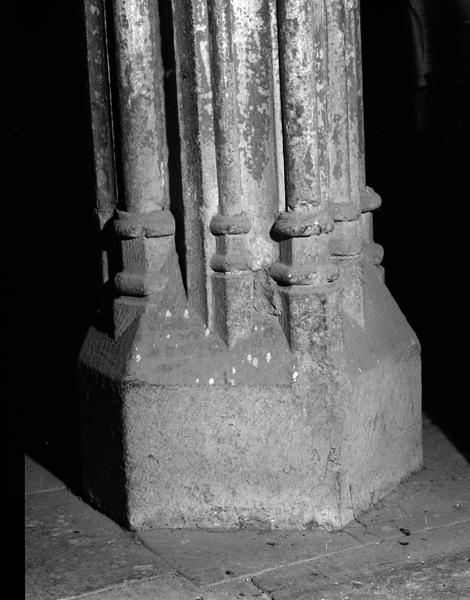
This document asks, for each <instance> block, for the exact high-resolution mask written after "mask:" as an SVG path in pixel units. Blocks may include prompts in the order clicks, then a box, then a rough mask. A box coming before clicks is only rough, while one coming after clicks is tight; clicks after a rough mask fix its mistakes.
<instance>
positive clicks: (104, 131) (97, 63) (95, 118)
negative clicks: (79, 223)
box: [84, 0, 117, 288]
mask: <svg viewBox="0 0 470 600" xmlns="http://www.w3.org/2000/svg"><path fill="white" fill-rule="evenodd" d="M84 11H85V30H86V46H87V63H88V90H89V97H90V117H91V134H92V144H93V158H94V165H93V167H94V174H93V175H94V181H93V184H94V193H95V210H94V213H95V225H96V232H95V233H96V237H97V240H96V247H97V252H98V254H99V259H98V260H99V266H100V268H99V273H100V275H99V277H100V280H99V281H98V286H99V287H100V288H101V287H102V285H103V284H105V283H106V282H107V280H108V276H109V266H108V251H107V248H106V244H105V241H104V239H103V237H104V235H103V229H104V227H105V225H106V223H107V222H108V221H109V220H110V219H111V218H112V216H113V214H114V211H115V209H116V201H117V198H116V186H115V170H114V155H113V139H112V121H111V98H110V88H109V86H110V83H109V69H108V49H107V41H106V14H105V6H104V1H103V0H89V1H88V2H85V5H84Z"/></svg>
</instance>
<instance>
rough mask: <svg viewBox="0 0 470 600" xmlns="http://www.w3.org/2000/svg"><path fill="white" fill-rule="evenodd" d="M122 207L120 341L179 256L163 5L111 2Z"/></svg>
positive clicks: (118, 223)
mask: <svg viewBox="0 0 470 600" xmlns="http://www.w3.org/2000/svg"><path fill="white" fill-rule="evenodd" d="M112 9H113V10H112V14H113V17H114V23H113V28H112V33H113V35H114V40H113V46H114V57H113V61H112V63H113V65H114V72H113V75H114V81H115V84H116V85H115V89H116V91H117V98H116V102H115V105H116V111H115V123H116V141H117V142H118V155H117V160H118V164H117V171H118V182H119V206H120V207H121V208H122V209H123V210H120V211H118V212H117V219H116V220H115V222H114V231H115V235H116V237H117V238H118V239H119V240H120V241H121V249H122V264H123V269H122V271H121V272H120V273H118V274H117V275H116V277H115V287H116V291H117V293H118V294H120V295H121V298H119V299H118V300H117V301H116V302H115V306H114V313H115V318H114V321H115V330H116V335H119V333H120V332H122V331H123V330H124V329H125V328H126V327H127V325H128V324H129V322H130V321H131V320H132V319H133V318H135V316H136V314H138V313H139V312H141V311H142V310H143V307H144V306H145V302H146V301H147V300H148V299H151V298H154V297H155V296H156V295H157V294H158V293H159V291H160V290H162V289H163V288H164V286H165V285H166V282H167V279H168V273H166V272H165V268H164V267H165V265H166V263H167V258H168V255H169V253H171V252H172V251H174V232H175V223H174V219H173V216H172V214H171V212H170V211H169V210H166V209H168V207H169V186H168V150H167V144H166V134H165V110H164V88H163V66H162V59H161V43H160V31H159V27H160V25H159V13H158V0H112Z"/></svg>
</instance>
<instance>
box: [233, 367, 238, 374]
mask: <svg viewBox="0 0 470 600" xmlns="http://www.w3.org/2000/svg"><path fill="white" fill-rule="evenodd" d="M236 372H237V370H236V368H235V367H232V374H233V375H235V373H236Z"/></svg>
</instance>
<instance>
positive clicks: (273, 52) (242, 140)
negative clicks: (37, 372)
mask: <svg viewBox="0 0 470 600" xmlns="http://www.w3.org/2000/svg"><path fill="white" fill-rule="evenodd" d="M105 7H106V9H107V10H105ZM161 11H169V13H170V15H171V19H170V21H171V28H170V30H168V28H165V27H164V28H161V27H160V19H161V18H162V15H161ZM159 13H160V14H159ZM85 14H86V26H87V31H88V51H89V59H88V64H89V73H90V76H89V80H90V102H91V106H92V111H91V114H92V128H93V134H94V137H93V139H94V144H95V174H96V181H97V186H96V212H97V214H98V215H99V219H98V221H99V225H98V229H99V231H100V232H103V231H108V232H110V235H111V236H112V242H110V243H109V244H108V246H103V244H101V245H100V242H99V239H100V238H99V236H98V242H97V247H98V250H99V253H98V254H100V253H101V254H100V256H101V257H102V258H101V259H100V260H102V262H103V264H105V265H106V268H105V269H104V271H106V275H105V276H103V282H102V284H103V285H104V284H105V283H106V281H107V280H109V282H111V281H112V282H113V286H114V296H115V297H114V300H113V302H112V306H111V303H110V305H109V306H107V307H104V308H103V309H102V311H101V313H100V314H101V317H102V316H103V311H104V312H106V311H108V312H109V314H110V315H111V318H110V319H108V320H106V319H104V318H97V320H96V323H94V324H92V325H91V327H90V330H89V332H88V335H87V338H86V340H85V342H84V345H83V348H82V352H81V355H80V360H79V368H78V370H79V388H80V409H81V419H82V432H83V433H82V435H83V440H82V455H83V479H84V482H85V493H86V495H87V497H88V499H89V500H90V502H92V503H94V504H95V505H97V506H99V507H100V508H101V509H102V510H103V511H105V512H106V513H107V514H109V515H110V516H112V517H113V518H114V519H116V520H117V521H119V522H120V523H122V524H123V525H125V526H127V527H130V528H134V529H146V528H149V527H155V526H156V527H169V528H175V527H204V528H210V529H217V528H219V529H220V528H234V527H236V528H239V527H242V528H247V527H248V528H249V527H257V528H259V527H263V528H268V529H269V528H284V529H286V528H311V527H312V526H313V525H314V524H319V525H322V526H325V527H328V528H331V529H338V528H341V527H343V526H344V525H345V524H346V523H348V522H349V521H351V520H352V519H353V518H354V517H355V516H356V514H358V513H359V512H360V511H361V510H365V509H367V508H369V507H370V506H371V505H372V504H373V503H374V502H375V501H377V500H378V499H379V498H380V497H382V496H383V495H384V494H385V493H387V492H388V491H389V490H390V489H392V488H393V487H394V486H395V485H396V484H397V483H398V482H399V481H400V480H401V479H403V478H404V477H406V476H407V475H409V474H410V473H411V472H413V471H416V470H418V469H419V468H420V466H421V461H422V451H421V378H420V347H419V343H418V341H417V339H416V337H415V335H414V333H413V331H412V330H411V328H410V327H409V325H408V323H407V322H406V319H405V317H404V316H403V314H402V313H401V312H400V310H399V308H398V306H397V305H396V303H395V302H394V300H393V298H392V297H391V295H390V293H389V291H388V290H387V288H386V286H385V283H384V276H383V269H382V267H381V266H380V262H381V260H382V255H383V250H382V248H381V246H380V245H378V244H376V243H375V241H374V239H373V227H372V219H373V217H372V211H373V210H374V209H376V208H378V207H379V206H380V197H379V196H378V194H377V193H376V192H375V191H374V190H372V189H371V188H370V187H368V186H367V185H366V181H365V167H364V134H363V109H362V82H361V53H360V30H359V0H278V1H275V0H223V1H222V0H188V1H186V0H165V1H161V2H158V1H157V0H126V2H124V1H123V0H113V1H112V2H109V3H108V2H106V3H105V2H104V0H103V1H101V0H86V12H85ZM167 22H168V20H166V21H165V23H167ZM161 36H163V40H162V39H161ZM162 48H166V49H167V50H168V49H170V50H171V52H174V67H175V81H176V101H177V120H178V123H177V127H173V126H172V125H171V123H170V125H169V121H168V119H169V117H168V116H166V115H165V94H166V95H168V93H169V92H168V86H165V83H164V82H165V75H167V76H168V74H165V73H164V64H163V62H162ZM109 90H111V92H109ZM167 102H168V97H167ZM168 136H178V144H177V148H178V156H177V161H178V165H179V168H178V170H176V171H175V170H174V169H173V170H171V169H170V166H169V160H168V156H169V152H168V144H169V143H170V145H171V143H172V142H173V141H174V138H171V137H168ZM172 147H173V148H174V147H175V145H174V144H173V145H172ZM172 160H174V157H173V159H172ZM175 177H178V182H177V183H178V185H174V183H175V180H174V178H175ZM172 185H173V187H172ZM172 189H173V190H175V189H176V190H178V194H179V195H178V197H177V198H176V199H175V198H174V197H172V199H171V200H170V192H171V190H172ZM175 202H176V204H178V203H179V205H180V207H181V211H180V215H179V216H178V219H177V220H176V222H175V218H174V217H175V216H176V215H175V214H174V205H175ZM175 238H178V239H183V240H184V244H182V245H181V244H180V245H179V247H178V253H177V250H176V245H175Z"/></svg>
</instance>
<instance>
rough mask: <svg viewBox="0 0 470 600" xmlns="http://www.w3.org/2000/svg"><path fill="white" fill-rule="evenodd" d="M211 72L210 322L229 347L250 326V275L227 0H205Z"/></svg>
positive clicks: (248, 331)
mask: <svg viewBox="0 0 470 600" xmlns="http://www.w3.org/2000/svg"><path fill="white" fill-rule="evenodd" d="M208 9H209V10H208V18H209V29H210V53H211V77H212V94H213V114H214V139H215V146H216V165H217V183H218V192H219V206H218V214H217V215H215V216H214V218H213V219H212V220H211V223H210V230H211V233H212V234H213V235H214V236H216V253H215V254H214V256H213V257H212V259H211V262H210V264H211V267H212V269H213V271H214V273H213V276H212V285H213V302H214V311H213V314H214V326H215V329H216V331H217V333H218V334H219V335H220V336H221V337H222V338H223V339H224V340H225V342H226V343H227V345H228V346H229V347H231V346H233V345H234V344H235V343H236V341H237V340H239V339H241V338H243V337H245V336H247V335H248V334H249V333H250V330H251V311H252V308H251V297H252V285H253V283H252V274H251V272H250V271H249V262H250V256H249V253H248V249H247V240H246V234H247V233H248V232H249V231H250V228H251V222H250V218H249V216H248V215H247V214H246V213H245V212H244V210H243V205H244V203H243V197H242V193H243V192H242V186H241V176H240V156H239V143H238V109H237V81H236V73H235V61H234V56H233V53H234V49H233V41H232V33H233V23H232V12H233V7H232V2H231V0H209V2H208Z"/></svg>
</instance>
